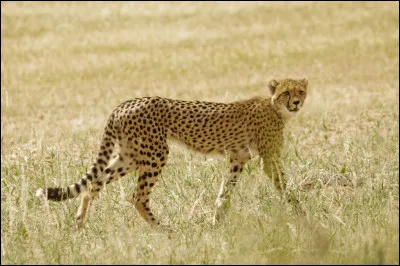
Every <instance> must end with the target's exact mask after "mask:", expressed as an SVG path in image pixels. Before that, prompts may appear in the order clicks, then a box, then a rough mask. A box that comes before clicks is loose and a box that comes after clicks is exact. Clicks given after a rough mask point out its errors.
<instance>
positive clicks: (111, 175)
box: [76, 154, 136, 227]
mask: <svg viewBox="0 0 400 266" xmlns="http://www.w3.org/2000/svg"><path fill="white" fill-rule="evenodd" d="M135 167H136V165H135V163H134V162H133V161H130V163H129V164H127V162H126V161H124V160H123V159H122V156H121V155H120V154H119V155H118V156H117V157H115V158H114V159H113V161H112V162H111V163H110V165H109V166H108V167H107V168H106V169H105V171H104V173H105V176H104V177H103V178H99V180H97V181H96V182H93V183H91V188H90V190H89V192H86V193H85V194H84V195H83V197H82V200H81V204H80V206H79V209H78V212H77V214H76V222H77V225H78V227H82V226H83V221H84V219H85V216H86V213H87V211H88V209H89V206H90V200H93V199H95V198H96V197H97V196H98V194H99V193H100V191H101V189H102V188H103V187H104V184H105V183H106V184H109V183H110V182H112V181H115V180H118V179H119V178H120V177H123V176H125V175H126V174H128V173H129V172H131V171H133V170H135Z"/></svg>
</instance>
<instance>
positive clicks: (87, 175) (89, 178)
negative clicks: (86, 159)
mask: <svg viewBox="0 0 400 266" xmlns="http://www.w3.org/2000/svg"><path fill="white" fill-rule="evenodd" d="M86 178H87V179H88V180H89V181H92V179H93V177H92V175H91V174H89V173H88V174H86Z"/></svg>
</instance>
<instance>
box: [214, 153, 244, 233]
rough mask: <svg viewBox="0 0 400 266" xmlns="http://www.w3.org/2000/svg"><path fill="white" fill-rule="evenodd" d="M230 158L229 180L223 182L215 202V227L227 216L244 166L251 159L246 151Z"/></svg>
mask: <svg viewBox="0 0 400 266" xmlns="http://www.w3.org/2000/svg"><path fill="white" fill-rule="evenodd" d="M230 157H231V158H230V170H229V177H228V180H226V182H225V180H223V181H222V183H221V187H220V190H219V193H218V197H217V200H216V201H215V205H216V209H215V212H214V217H213V224H214V225H215V223H216V222H217V221H218V220H221V219H222V218H223V216H224V215H225V212H226V210H227V209H228V207H229V204H230V198H231V195H232V192H233V188H234V187H235V186H236V184H237V182H238V181H237V180H238V177H239V175H240V174H241V173H242V171H243V167H244V165H245V164H246V162H247V161H248V160H249V159H250V153H249V152H248V151H246V152H241V153H238V154H232V155H231V156H230Z"/></svg>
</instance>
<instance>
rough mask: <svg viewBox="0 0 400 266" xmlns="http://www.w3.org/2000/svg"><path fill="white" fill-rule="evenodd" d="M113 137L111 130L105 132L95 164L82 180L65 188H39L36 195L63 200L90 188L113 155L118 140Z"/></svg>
mask: <svg viewBox="0 0 400 266" xmlns="http://www.w3.org/2000/svg"><path fill="white" fill-rule="evenodd" d="M110 120H111V119H110ZM110 125H112V124H110V122H109V125H108V126H110ZM110 135H111V136H110ZM113 137H114V136H113V135H112V134H110V133H109V132H107V131H106V132H105V134H104V136H103V141H102V143H101V146H100V152H99V154H98V156H97V158H96V161H95V162H94V164H93V167H92V168H91V169H90V170H89V171H88V172H87V173H86V174H85V175H84V176H83V177H82V178H81V179H80V181H78V182H76V183H75V184H73V185H70V186H68V187H64V188H60V187H58V188H39V189H38V190H37V191H36V197H39V198H46V199H48V200H53V201H63V200H67V199H72V198H75V197H77V196H79V195H80V194H81V193H82V192H85V191H86V190H87V189H88V184H89V183H91V182H96V180H97V179H98V178H99V177H101V174H102V173H103V171H104V168H105V167H106V165H107V164H108V163H109V160H110V157H111V156H110V155H111V153H112V151H113V150H114V148H115V145H116V141H115V139H114V138H113Z"/></svg>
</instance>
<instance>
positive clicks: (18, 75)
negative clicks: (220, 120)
mask: <svg viewBox="0 0 400 266" xmlns="http://www.w3.org/2000/svg"><path fill="white" fill-rule="evenodd" d="M398 23H399V6H398V3H396V2H386V3H382V2H380V3H374V2H354V3H344V2H342V3H338V2H336V3H326V2H325V3H323V2H315V3H313V2H293V3H284V2H254V3H245V2H219V3H212V2H203V3H201V2H193V3H188V2H182V3H181V2H174V3H168V2H163V3H159V2H143V3H138V2H108V3H98V2H90V3H78V2H73V3H72V2H71V3H61V2H59V3H57V2H42V3H33V2H18V3H17V2H15V3H14V2H3V1H2V2H1V263H2V264H153V263H154V264H177V263H182V264H227V263H233V264H239V263H245V264H282V263H285V264H286V263H288V264H304V263H311V264H331V263H333V264H344V263H346V264H347V263H349V264H377V263H379V264H398V263H399V90H398V88H399V74H398V73H399V24H398ZM286 77H293V78H303V77H305V78H307V79H308V80H309V95H308V98H307V100H306V102H305V105H304V108H303V110H302V112H301V113H300V114H299V115H298V116H297V117H296V118H295V119H293V120H292V121H291V122H290V123H289V125H288V127H287V130H286V137H287V138H286V144H285V149H284V158H285V171H286V173H287V176H288V178H289V179H288V186H289V187H290V188H291V189H292V190H293V191H295V193H296V195H297V196H298V197H299V200H300V202H301V203H302V205H303V206H304V209H305V210H306V213H307V215H306V216H304V217H302V216H298V215H296V213H295V212H294V211H293V210H292V207H291V206H290V205H289V204H287V203H284V202H281V201H280V200H279V197H278V196H279V195H278V193H277V191H276V190H275V189H274V187H273V185H272V183H271V182H269V180H268V179H267V178H266V177H265V175H264V174H263V172H262V169H261V167H260V160H259V159H258V158H254V159H252V160H251V162H250V163H249V164H248V165H247V166H246V168H245V171H244V173H243V175H242V176H241V180H240V183H239V185H238V186H237V188H236V191H235V193H234V196H233V199H232V205H231V208H230V210H229V212H228V215H227V218H226V220H225V221H223V222H222V223H220V224H219V225H218V226H217V227H215V228H213V227H212V226H211V221H212V214H213V209H214V201H215V199H216V196H217V194H218V190H219V185H220V182H221V180H222V178H223V177H224V176H225V175H226V173H227V172H228V164H227V162H226V161H225V160H224V158H217V157H205V156H204V155H201V154H196V153H192V152H190V151H188V150H186V149H185V148H184V147H183V146H179V145H176V144H173V143H171V145H170V147H171V154H170V159H169V162H168V164H167V166H166V167H165V170H164V171H163V175H162V178H161V180H160V181H159V182H158V183H157V185H156V186H155V189H154V190H153V194H152V208H153V211H154V213H155V215H156V216H157V217H158V218H159V219H160V220H161V222H162V224H164V225H166V226H168V227H170V228H171V229H172V231H173V232H172V233H167V232H165V231H162V230H154V229H152V228H150V227H149V226H148V225H147V224H146V223H145V222H144V220H143V219H142V218H141V217H139V215H138V213H137V212H136V210H135V209H134V207H133V206H132V205H131V204H130V203H128V202H127V201H126V200H125V196H126V195H128V194H131V193H132V192H133V191H134V189H135V185H136V180H137V177H136V176H135V175H129V176H126V177H124V178H123V179H121V180H120V181H117V182H114V183H112V184H111V185H109V186H108V187H107V188H106V189H105V190H104V192H103V193H102V194H101V195H100V197H99V199H97V200H96V201H94V202H93V204H92V205H91V209H90V211H89V214H88V218H87V220H86V222H85V226H84V228H83V229H81V230H78V229H77V228H76V225H75V219H74V216H75V213H76V211H77V208H78V206H79V202H80V201H79V200H69V201H66V202H62V203H55V202H45V203H44V202H42V201H40V200H39V199H37V198H36V197H35V191H36V189H37V188H39V187H42V186H45V185H48V186H60V185H62V186H65V185H69V184H72V183H73V182H75V181H77V180H78V179H79V178H80V177H81V175H82V174H83V173H85V172H86V170H87V169H88V168H89V167H90V166H91V163H92V162H93V160H94V157H95V155H96V154H97V149H98V147H99V143H100V137H101V135H102V131H103V128H104V126H105V124H106V121H107V118H108V116H109V115H110V114H111V112H112V110H113V109H114V108H115V107H116V106H117V105H118V104H119V103H121V102H123V101H125V100H128V99H132V98H135V97H142V96H155V95H157V96H162V97H169V98H176V99H184V100H205V101H219V102H231V101H235V100H241V99H246V98H249V97H252V96H256V95H265V94H268V90H267V89H266V84H267V82H268V81H269V80H271V79H273V78H275V79H280V78H286Z"/></svg>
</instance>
